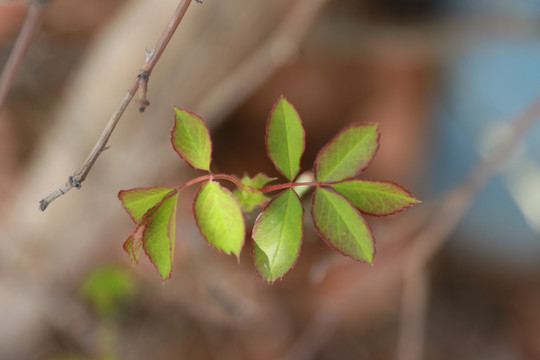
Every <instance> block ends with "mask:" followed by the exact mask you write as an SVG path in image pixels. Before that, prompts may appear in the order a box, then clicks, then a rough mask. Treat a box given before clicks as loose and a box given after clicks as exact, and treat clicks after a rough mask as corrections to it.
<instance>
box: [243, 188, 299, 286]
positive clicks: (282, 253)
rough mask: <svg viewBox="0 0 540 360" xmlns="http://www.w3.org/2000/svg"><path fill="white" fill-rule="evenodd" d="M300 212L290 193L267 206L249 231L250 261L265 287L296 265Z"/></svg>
mask: <svg viewBox="0 0 540 360" xmlns="http://www.w3.org/2000/svg"><path fill="white" fill-rule="evenodd" d="M303 217H304V208H303V207H302V202H301V201H300V198H299V197H298V195H297V194H296V192H295V191H294V190H293V189H287V190H285V191H284V192H282V193H281V194H279V195H277V196H276V197H274V198H273V199H272V201H270V202H269V203H268V205H267V206H266V207H265V208H264V209H263V211H262V212H261V213H260V215H259V217H258V218H257V221H256V222H255V225H254V227H253V234H252V237H253V261H254V263H255V267H256V268H257V272H258V273H259V274H260V275H261V277H262V278H263V279H264V280H265V281H266V282H268V283H273V282H274V281H276V280H279V279H281V278H282V277H283V276H285V274H286V273H287V272H289V270H290V269H292V267H293V266H294V264H295V263H296V260H297V259H298V255H299V253H300V247H301V245H302V233H303Z"/></svg>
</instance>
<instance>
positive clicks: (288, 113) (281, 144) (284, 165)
mask: <svg viewBox="0 0 540 360" xmlns="http://www.w3.org/2000/svg"><path fill="white" fill-rule="evenodd" d="M305 136H306V134H305V132H304V128H303V127H302V121H301V120H300V116H299V115H298V112H297V111H296V109H295V108H294V106H293V105H292V104H291V103H290V102H288V101H287V99H285V98H284V97H283V96H281V97H280V98H279V99H278V101H277V102H276V104H275V105H274V107H273V109H272V111H271V112H270V116H269V117H268V123H267V127H266V149H267V151H268V157H269V158H270V160H272V162H273V163H274V166H275V167H276V169H277V170H278V171H279V172H280V173H282V174H283V176H285V177H286V178H287V179H289V180H291V181H292V180H294V178H295V177H296V175H298V172H299V171H300V158H301V157H302V154H303V153H304V148H305Z"/></svg>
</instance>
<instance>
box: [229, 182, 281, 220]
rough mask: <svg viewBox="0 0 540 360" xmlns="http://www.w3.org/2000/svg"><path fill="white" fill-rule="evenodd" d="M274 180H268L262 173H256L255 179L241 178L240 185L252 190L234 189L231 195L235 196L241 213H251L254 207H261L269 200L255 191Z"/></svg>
mask: <svg viewBox="0 0 540 360" xmlns="http://www.w3.org/2000/svg"><path fill="white" fill-rule="evenodd" d="M272 180H274V179H272V178H269V177H268V176H266V175H264V174H263V173H258V174H257V175H255V177H253V178H250V177H249V176H244V177H243V178H242V184H244V185H245V186H249V187H251V188H253V189H254V190H250V189H248V188H243V189H236V190H234V191H233V195H234V196H236V198H237V199H238V202H239V203H240V207H241V208H242V210H243V211H246V212H249V211H252V210H253V209H254V208H255V207H256V206H258V205H261V204H262V203H264V202H267V201H268V200H270V198H269V197H267V196H266V195H264V194H263V193H262V192H260V191H257V190H256V189H258V188H261V187H263V186H265V185H266V184H268V183H269V182H270V181H272Z"/></svg>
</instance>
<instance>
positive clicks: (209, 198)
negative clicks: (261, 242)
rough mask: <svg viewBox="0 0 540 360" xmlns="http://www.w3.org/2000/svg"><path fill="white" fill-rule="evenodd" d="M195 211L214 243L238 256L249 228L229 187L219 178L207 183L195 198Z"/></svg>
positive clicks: (201, 228)
mask: <svg viewBox="0 0 540 360" xmlns="http://www.w3.org/2000/svg"><path fill="white" fill-rule="evenodd" d="M193 212H194V214H195V220H196V221H197V225H198V226H199V230H200V231H201V234H202V236H203V237H204V238H205V239H206V241H207V242H208V243H209V244H210V245H212V246H214V247H215V248H216V249H218V250H221V251H223V252H225V253H226V254H231V253H232V254H234V255H236V258H238V257H239V256H240V251H242V246H243V245H244V238H245V232H246V229H245V224H244V217H243V215H242V210H241V209H240V204H239V203H238V200H237V199H236V198H235V197H234V195H233V194H232V193H231V192H230V191H229V190H227V189H225V188H224V187H222V186H221V185H219V183H217V182H213V181H209V182H207V183H204V184H203V185H202V186H201V187H200V188H199V191H198V193H197V196H196V198H195V202H194V204H193Z"/></svg>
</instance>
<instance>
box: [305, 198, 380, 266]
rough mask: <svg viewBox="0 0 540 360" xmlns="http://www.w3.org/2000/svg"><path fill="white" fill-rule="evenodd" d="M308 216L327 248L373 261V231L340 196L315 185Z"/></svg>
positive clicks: (360, 259)
mask: <svg viewBox="0 0 540 360" xmlns="http://www.w3.org/2000/svg"><path fill="white" fill-rule="evenodd" d="M311 216H312V217H313V223H314V224H315V228H316V229H317V231H318V233H319V235H320V236H321V237H322V238H323V240H324V241H325V242H326V243H327V244H328V245H329V246H330V247H332V248H333V249H335V250H336V251H338V252H340V253H342V254H344V255H346V256H349V257H351V258H353V259H355V260H359V261H365V262H368V263H371V262H372V261H373V255H374V254H375V242H374V239H373V234H372V233H371V230H370V228H369V226H368V224H367V222H366V220H365V219H364V218H363V217H362V215H361V214H360V212H359V211H358V210H357V209H356V208H355V207H354V206H353V205H352V204H351V203H350V202H349V201H348V200H347V199H345V198H344V197H343V196H341V195H339V194H337V193H335V192H334V191H332V190H326V189H323V188H316V189H315V192H314V193H313V200H312V203H311Z"/></svg>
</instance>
